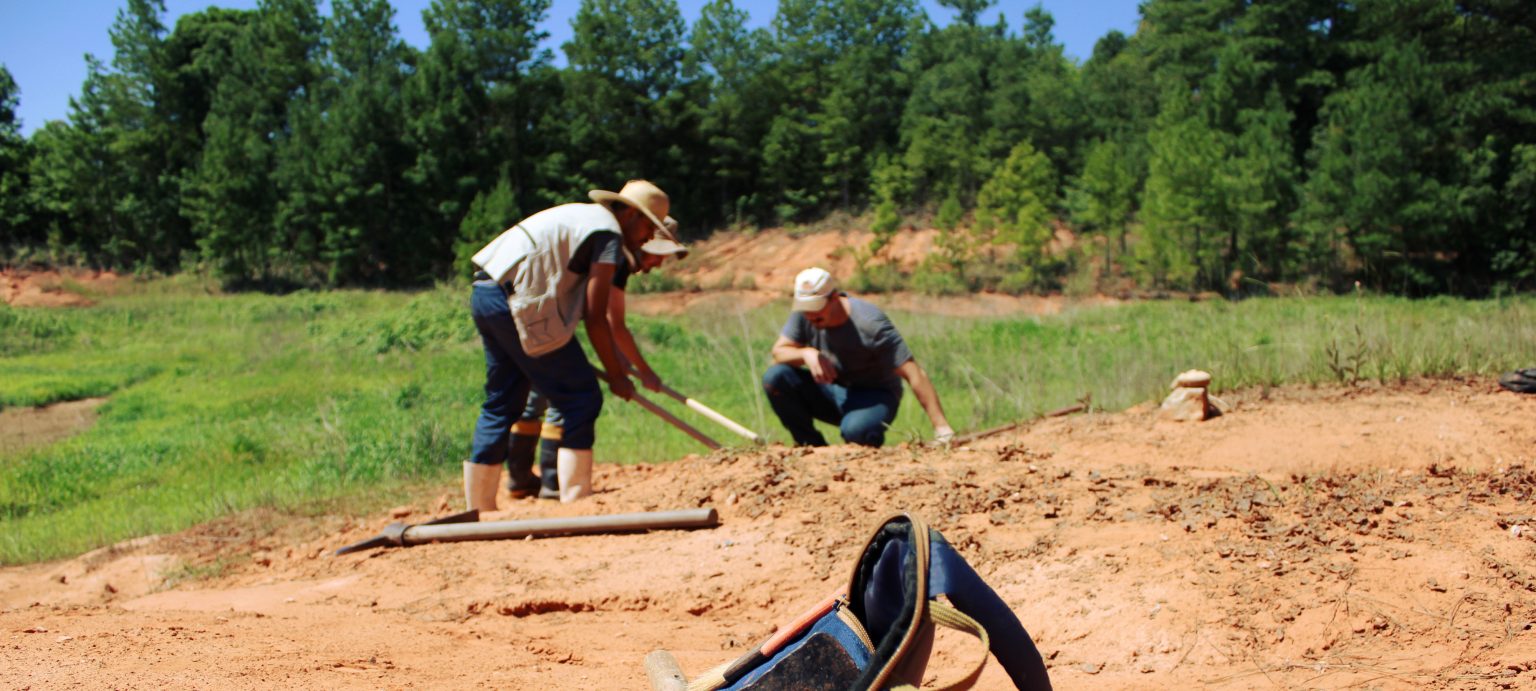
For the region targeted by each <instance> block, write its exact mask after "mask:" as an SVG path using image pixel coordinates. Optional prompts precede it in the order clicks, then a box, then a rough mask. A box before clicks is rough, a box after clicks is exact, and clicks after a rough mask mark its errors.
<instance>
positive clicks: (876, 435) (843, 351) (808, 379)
mask: <svg viewBox="0 0 1536 691" xmlns="http://www.w3.org/2000/svg"><path fill="white" fill-rule="evenodd" d="M794 295H795V297H794V303H793V305H792V306H791V310H792V311H791V312H790V315H789V321H788V322H787V323H785V324H784V330H783V331H782V332H780V333H779V340H778V341H777V342H775V343H774V344H773V361H774V363H775V364H774V365H773V366H772V367H770V368H769V369H768V372H767V373H766V374H764V375H763V389H764V390H765V391H766V392H767V394H768V403H769V405H770V406H772V407H773V412H774V413H775V414H777V415H778V416H779V421H780V422H782V423H783V424H784V427H785V429H787V430H789V434H790V436H792V437H794V440H795V444H796V445H800V446H826V445H827V440H826V438H825V437H823V436H822V434H821V432H820V431H819V430H817V429H816V425H815V423H814V422H813V421H814V420H821V421H822V422H826V423H828V424H833V425H837V426H838V429H839V431H841V432H842V435H843V441H845V442H848V443H850V444H861V445H864V446H880V445H882V444H884V443H885V431H886V429H888V428H889V427H890V426H891V422H892V421H893V420H895V419H896V411H897V409H898V407H899V406H900V405H901V382H902V380H906V382H907V385H908V386H911V387H912V394H913V395H914V396H916V397H917V402H918V403H919V404H920V405H922V406H923V411H924V412H926V413H927V414H928V419H929V421H931V422H932V423H933V433H934V438H935V440H937V441H940V442H947V441H949V440H950V439H951V438H953V437H954V434H955V432H954V430H953V429H950V426H949V421H948V420H946V419H945V417H944V408H943V406H941V405H940V404H939V394H938V392H937V391H935V390H934V388H933V382H931V381H929V379H928V374H927V373H926V372H924V371H923V368H922V366H920V365H918V364H917V360H916V359H914V358H913V357H912V352H911V351H910V350H907V344H906V342H905V341H903V340H902V338H901V334H900V333H899V332H897V331H896V326H895V325H894V324H892V323H891V320H890V318H889V317H887V316H885V313H884V312H882V311H880V308H878V307H875V306H874V305H872V304H870V303H868V302H865V301H863V300H860V299H858V298H853V297H848V295H847V294H846V293H843V292H841V291H839V290H837V283H836V281H835V280H834V279H833V278H832V275H831V274H829V273H827V271H826V270H824V269H818V268H812V269H806V270H804V271H801V272H800V274H799V275H798V276H796V277H795V294H794Z"/></svg>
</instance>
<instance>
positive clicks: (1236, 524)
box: [0, 380, 1536, 689]
mask: <svg viewBox="0 0 1536 691" xmlns="http://www.w3.org/2000/svg"><path fill="white" fill-rule="evenodd" d="M1223 398H1225V399H1226V400H1227V401H1228V402H1229V403H1231V404H1232V405H1233V406H1234V409H1233V410H1232V411H1231V412H1230V413H1229V414H1228V415H1226V416H1223V417H1220V418H1217V419H1214V420H1211V421H1207V422H1204V423H1183V424H1180V423H1171V422H1160V421H1158V420H1156V419H1155V417H1154V416H1153V414H1152V413H1151V412H1150V406H1148V408H1147V409H1143V410H1133V411H1130V412H1127V413H1121V414H1100V413H1093V414H1085V415H1078V416H1073V417H1066V418H1058V419H1051V420H1046V421H1039V422H1035V423H1033V424H1030V425H1027V426H1025V427H1023V428H1021V429H1019V430H1016V431H1014V432H1010V433H1008V434H1004V435H1000V436H997V437H993V438H989V439H986V440H982V441H980V442H976V443H973V444H972V445H970V446H968V447H965V448H961V449H954V450H925V449H919V448H911V447H906V446H898V447H895V448H888V449H883V450H868V449H859V448H852V447H833V448H829V449H822V450H816V451H804V450H795V449H786V448H782V447H769V448H765V449H760V450H743V449H736V450H728V451H721V452H717V453H715V454H712V455H710V456H703V457H689V458H685V459H682V460H680V461H677V462H674V463H669V464H662V465H636V466H624V467H620V466H602V467H600V468H599V470H598V474H597V486H598V488H599V489H600V493H599V494H597V495H596V496H594V497H593V498H592V499H590V500H587V501H585V502H582V503H580V504H576V505H571V506H560V505H558V504H553V503H549V502H540V501H537V500H522V501H517V502H510V501H509V500H508V499H507V497H506V496H505V495H503V497H502V502H503V506H504V507H506V508H505V510H504V511H502V512H500V513H499V514H496V515H493V516H491V517H490V518H492V519H497V518H501V519H512V518H531V517H545V516H572V515H595V514H611V513H621V512H629V511H642V510H667V509H678V508H691V507H697V506H713V507H716V508H717V509H719V511H720V515H721V517H722V520H723V524H722V525H721V526H720V527H718V528H715V529H712V530H698V531H689V532H677V531H673V532H655V533H650V534H632V535H609V536H589V537H569V538H550V539H540V540H519V541H502V542H478V543H458V544H439V545H423V546H417V547H411V548H405V549H376V550H372V551H368V552H363V553H358V554H353V555H347V556H344V557H330V556H328V555H327V553H328V552H329V550H332V549H334V548H336V547H339V546H341V545H345V544H348V543H351V542H355V541H358V540H361V539H364V538H367V537H370V536H372V535H374V534H376V533H378V532H379V531H380V529H382V528H383V527H384V525H385V524H387V523H389V522H390V521H391V520H394V518H393V517H392V516H391V513H392V514H397V515H399V516H401V517H403V520H406V521H411V522H414V521H420V520H425V519H426V518H428V517H429V516H430V515H432V514H435V513H443V512H448V511H450V510H454V509H456V508H457V505H458V499H457V498H456V497H457V494H458V492H457V488H455V487H451V486H444V487H442V488H440V490H439V492H441V496H435V495H436V494H437V492H434V496H433V497H431V498H428V497H423V499H422V500H420V501H418V502H417V503H416V504H415V505H413V506H409V507H400V508H398V509H396V510H394V511H393V512H385V513H381V514H379V515H371V516H363V517H343V516H328V517H323V518H305V517H294V516H282V515H273V514H248V515H242V516H239V517H235V518H231V519H227V520H223V521H219V522H216V523H212V524H208V525H204V526H200V527H198V528H195V529H192V530H189V531H186V532H184V533H180V534H177V535H169V536H161V537H151V538H144V539H140V540H136V541H133V542H130V543H126V544H123V545H118V546H116V547H114V548H109V549H104V550H98V551H97V552H93V553H91V554H87V555H84V556H81V557H79V558H76V559H71V560H68V561H63V562H57V563H50V564H38V565H31V566H25V567H12V568H5V569H0V636H3V638H0V645H3V646H4V659H5V661H6V663H5V664H3V665H0V687H5V688H61V687H76V686H83V687H91V688H99V687H114V688H116V687H121V688H155V687H163V686H171V687H179V688H181V687H194V688H271V687H280V688H358V689H362V688H379V687H389V688H407V687H410V688H464V687H479V686H484V687H502V688H553V689H592V688H628V689H640V688H645V687H646V681H645V675H644V672H643V669H642V666H641V659H642V658H643V657H644V655H645V654H646V653H647V652H649V651H651V650H652V649H655V648H667V649H670V650H672V651H674V652H675V653H676V655H677V657H678V659H679V660H680V662H681V663H682V665H683V667H684V669H685V670H687V671H689V672H691V673H697V672H700V671H702V670H704V669H705V668H707V667H709V666H712V665H714V664H716V663H719V662H722V661H725V660H727V659H730V658H733V657H735V656H736V655H737V654H739V653H740V652H741V651H742V650H743V649H744V648H745V647H747V646H749V645H751V644H754V643H756V642H758V641H759V640H760V639H762V638H763V637H765V636H766V635H768V634H769V633H770V632H771V631H772V630H773V626H774V623H775V622H784V621H786V620H788V619H790V618H791V617H793V615H795V614H797V613H798V612H799V611H800V610H801V609H803V608H805V607H807V606H809V605H810V604H812V603H813V602H814V601H816V600H817V599H818V598H819V597H821V596H822V595H824V594H825V593H827V592H829V591H830V590H831V589H832V588H833V587H835V586H836V585H837V584H839V583H841V582H842V581H844V580H845V579H846V577H847V571H848V569H849V568H850V567H851V564H852V559H853V557H854V554H853V553H854V552H855V551H856V550H857V549H858V548H859V547H860V546H861V545H862V543H863V541H864V540H865V539H866V538H867V537H868V535H867V533H868V532H869V531H870V530H871V529H872V528H873V527H874V526H875V525H876V524H877V523H878V522H879V521H880V519H881V518H882V517H884V516H885V515H887V514H889V513H892V512H893V511H896V510H898V509H910V510H912V511H913V512H915V513H917V514H919V515H921V516H923V517H925V518H926V519H928V520H929V521H930V522H931V523H933V524H935V526H936V527H938V528H939V529H940V530H941V531H943V532H944V534H945V535H946V536H947V537H948V538H949V539H950V541H951V542H953V543H954V544H955V545H956V547H957V548H958V549H959V550H960V551H961V553H962V554H964V555H965V556H966V558H967V559H969V560H970V561H971V563H972V564H973V565H974V566H975V567H976V568H977V570H978V571H979V572H980V573H981V574H982V576H983V577H984V578H986V579H987V581H988V582H989V583H991V584H992V585H993V586H994V587H995V588H996V589H997V591H998V592H999V594H1001V595H1002V597H1003V598H1004V599H1005V600H1006V601H1007V602H1008V603H1010V604H1011V605H1012V606H1013V607H1014V609H1015V611H1016V612H1017V613H1018V615H1019V617H1020V619H1021V620H1022V621H1023V622H1024V624H1025V626H1026V627H1028V628H1029V629H1030V631H1031V633H1032V634H1033V635H1034V636H1035V638H1036V640H1037V642H1038V643H1039V646H1040V648H1041V650H1042V652H1043V653H1044V654H1045V655H1046V656H1047V658H1048V659H1049V664H1050V668H1051V674H1052V680H1053V681H1054V682H1055V684H1056V686H1057V688H1061V689H1072V688H1116V689H1125V688H1173V687H1190V686H1196V685H1204V686H1210V687H1214V688H1272V687H1282V688H1292V687H1308V688H1343V687H1369V688H1392V689H1408V688H1432V689H1467V688H1479V689H1480V688H1532V687H1536V631H1533V630H1532V629H1533V622H1536V566H1533V564H1536V560H1533V556H1536V541H1533V532H1532V531H1533V529H1536V517H1533V514H1536V510H1533V508H1532V501H1533V493H1536V451H1533V450H1536V428H1533V427H1532V425H1531V424H1530V421H1531V420H1532V419H1536V397H1529V396H1526V397H1522V396H1518V395H1515V394H1511V393H1507V392H1502V391H1499V390H1498V389H1497V388H1496V387H1495V386H1494V385H1493V384H1492V382H1489V381H1483V380H1469V381H1441V382H1422V383H1413V384H1410V385H1407V386H1402V387H1393V388H1384V389H1383V388H1370V387H1367V388H1350V389H1304V388H1285V389H1278V390H1272V391H1269V392H1259V391H1251V392H1228V393H1227V394H1224V395H1223ZM199 573H202V574H205V575H204V576H203V577H202V578H201V579H197V578H188V577H189V576H194V575H196V574H199ZM209 574H211V575H209ZM168 579H169V580H168ZM179 579H185V580H179ZM960 661H961V660H960V656H957V655H956V654H955V653H953V651H952V649H951V648H948V647H945V646H941V647H940V650H939V652H937V653H936V658H935V664H934V665H933V666H932V667H931V668H930V673H931V675H930V676H931V678H930V680H929V681H930V682H932V681H933V680H934V679H935V678H938V677H942V676H944V675H945V673H946V672H947V671H951V670H954V669H956V668H957V664H958V662H960ZM979 688H987V689H995V688H1007V683H1006V678H1005V677H1004V676H1003V675H1002V674H1001V670H1000V668H999V667H998V666H997V665H996V664H995V662H994V663H990V664H988V666H987V669H986V672H985V674H984V676H983V678H982V682H981V685H980V686H979Z"/></svg>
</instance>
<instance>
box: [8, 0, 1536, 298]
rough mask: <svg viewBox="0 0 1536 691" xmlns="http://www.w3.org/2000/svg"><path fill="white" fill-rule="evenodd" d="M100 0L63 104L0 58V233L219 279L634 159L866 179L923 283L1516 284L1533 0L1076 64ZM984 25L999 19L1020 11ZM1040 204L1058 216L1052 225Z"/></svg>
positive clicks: (1325, 2)
mask: <svg viewBox="0 0 1536 691" xmlns="http://www.w3.org/2000/svg"><path fill="white" fill-rule="evenodd" d="M940 4H942V5H944V6H946V7H949V8H952V9H953V10H955V12H956V18H955V19H954V21H952V22H951V23H950V24H948V25H947V26H943V27H939V26H937V25H935V24H934V23H933V22H932V21H931V20H930V19H929V18H928V17H927V16H926V15H925V14H924V12H923V11H922V10H921V9H920V7H919V6H918V4H917V2H916V0H780V3H779V6H778V11H777V13H776V14H775V16H774V17H773V19H772V22H771V24H770V25H769V27H768V28H766V29H749V28H747V17H746V15H745V13H744V12H743V11H742V10H741V9H740V8H738V7H736V6H735V5H733V3H732V2H731V0H712V2H710V3H708V4H707V5H706V6H705V7H704V8H703V10H702V13H701V16H700V17H699V19H698V21H697V22H695V23H694V24H693V26H691V27H690V26H688V25H687V23H686V22H685V21H684V19H683V18H682V16H681V13H680V12H679V10H678V7H677V4H676V2H675V0H582V3H581V7H580V9H579V11H578V12H577V14H576V17H575V19H574V20H573V22H572V24H573V29H574V35H573V37H572V39H571V40H570V41H569V42H568V43H566V44H564V45H563V46H561V47H560V48H561V50H562V51H563V53H564V55H565V63H564V64H563V65H558V66H557V64H556V61H555V60H554V56H553V55H552V53H551V52H550V51H549V50H547V49H542V48H541V47H540V43H541V41H542V40H543V39H544V38H545V34H544V33H543V32H541V31H539V29H538V26H539V24H540V22H541V21H542V20H543V19H544V18H545V16H546V15H547V12H548V10H549V7H550V0H437V1H436V2H435V3H434V4H433V5H432V6H431V7H430V8H429V9H428V10H426V11H425V12H424V15H423V18H424V20H425V21H424V24H425V26H426V29H427V33H428V35H429V37H430V44H429V45H428V46H427V47H426V48H425V49H423V50H417V49H414V48H412V47H410V46H408V45H406V44H404V43H403V42H402V41H401V40H400V39H399V38H398V36H397V32H396V28H395V25H394V12H393V10H392V8H391V7H390V5H389V3H388V1H387V0H332V2H331V3H329V6H330V9H331V14H330V16H322V15H321V14H320V11H319V3H318V0H262V2H261V3H260V4H259V6H258V8H257V9H255V10H250V11H233V10H224V9H217V8H210V9H208V10H206V11H203V12H200V13H196V14H189V15H186V16H183V17H182V18H181V19H180V20H179V21H178V22H177V23H176V25H175V27H174V28H168V27H167V26H166V25H165V24H164V22H163V19H162V16H163V14H164V11H165V10H164V6H163V3H162V2H161V0H127V4H126V7H124V8H123V9H122V10H121V11H120V12H119V14H118V18H117V21H116V22H115V23H114V25H113V27H112V29H111V38H112V42H113V45H114V47H115V49H116V51H115V55H114V57H113V58H112V61H111V64H110V65H108V64H102V63H101V62H99V61H96V60H94V59H91V60H90V62H89V69H90V71H89V76H88V77H87V79H86V81H85V83H84V85H83V86H82V87H81V91H80V94H79V96H78V97H76V98H75V99H73V100H72V102H71V110H70V115H69V119H68V121H67V122H50V123H48V124H46V125H45V126H44V127H42V128H40V129H38V130H37V131H36V132H35V133H33V135H32V136H31V137H30V138H24V137H22V136H21V135H20V133H19V131H20V128H19V123H18V122H17V121H16V115H15V109H16V105H17V103H18V98H19V95H18V93H17V90H16V86H15V83H14V81H13V80H12V78H11V76H10V74H9V73H8V72H7V71H5V69H4V67H3V66H0V246H3V247H0V250H4V251H5V252H6V253H7V254H8V255H9V256H10V257H12V258H13V259H17V258H23V259H24V258H31V259H33V260H42V261H80V262H85V263H90V264H95V265H102V266H112V267H118V268H127V269H145V270H154V271H177V270H186V269H188V268H203V269H207V270H210V271H212V272H213V273H214V274H215V275H217V276H219V277H220V278H221V279H223V280H224V281H225V282H226V283H228V284H231V285H239V284H246V285H317V286H338V285H411V284H421V283H425V282H430V281H432V280H435V279H440V278H448V277H453V276H455V275H460V274H462V273H464V272H465V271H466V270H467V269H466V266H465V264H464V257H465V256H467V254H468V253H469V252H472V251H473V249H474V248H476V247H478V246H479V245H480V244H481V243H483V242H485V241H486V240H487V239H488V238H490V237H492V236H494V234H495V233H497V232H499V231H500V230H501V229H502V228H503V227H505V226H506V225H508V224H509V223H510V222H511V221H513V220H515V219H516V218H517V217H519V216H520V215H522V214H526V213H528V212H531V211H535V210H537V209H539V208H542V207H544V206H547V205H551V204H555V203H560V202H565V201H572V200H580V199H583V198H584V193H585V191H586V190H587V189H590V188H594V187H601V188H607V189H613V188H616V187H617V186H618V185H621V184H622V183H623V181H624V180H625V179H627V178H630V177H642V176H643V177H649V178H652V179H654V180H656V181H658V182H659V183H660V184H661V185H662V186H663V187H664V188H666V189H667V190H669V191H670V192H671V193H672V194H673V197H674V204H675V207H676V208H677V209H679V211H680V215H682V216H684V222H685V226H684V227H685V232H687V233H691V234H700V233H703V232H706V231H708V230H710V229H713V228H719V227H723V226H727V225H743V226H750V225H766V224H775V223H787V222H808V221H813V220H816V219H818V218H821V217H824V216H826V215H827V214H831V213H836V212H843V213H851V214H861V213H864V212H866V211H869V212H872V215H871V216H868V217H867V218H871V219H872V220H871V221H870V223H871V224H872V227H873V228H874V229H875V230H876V231H877V239H876V242H875V244H874V245H873V246H871V247H869V248H865V249H864V250H863V253H862V255H861V261H862V262H863V264H864V266H865V267H866V272H867V273H866V274H865V275H864V279H865V280H867V281H870V282H872V283H873V282H877V281H875V279H874V278H873V277H877V276H878V275H879V272H880V270H881V269H880V267H881V263H880V254H879V250H880V247H881V245H882V243H883V242H884V241H885V240H886V239H888V238H889V234H890V233H892V232H895V231H896V230H897V229H898V228H900V227H902V226H903V225H904V224H905V223H906V222H905V221H904V219H913V218H920V219H922V220H924V221H927V220H931V221H932V222H933V223H935V224H936V225H937V226H938V227H940V228H942V229H944V230H945V233H944V239H943V241H942V242H941V247H940V251H939V252H936V253H935V254H934V255H933V256H931V257H929V259H928V261H927V263H926V264H925V265H924V267H923V268H922V269H920V270H919V274H920V275H918V276H910V277H903V278H901V279H900V280H903V281H907V280H911V281H916V282H917V283H918V284H920V285H921V286H923V287H925V288H932V289H936V290H946V289H952V290H964V289H977V288H991V289H1002V290H1010V291H1025V290H1040V289H1050V288H1053V287H1055V286H1059V285H1060V284H1061V282H1062V281H1063V280H1064V277H1065V276H1067V275H1068V274H1069V273H1071V274H1073V275H1078V276H1082V275H1089V274H1091V275H1093V276H1094V277H1096V278H1113V279H1117V280H1132V281H1136V282H1138V283H1140V284H1141V285H1143V286H1147V287H1162V288H1174V289H1218V290H1227V291H1243V290H1246V289H1247V288H1246V287H1247V286H1260V285H1265V284H1268V283H1270V282H1276V281H1280V282H1311V283H1313V284H1316V285H1319V286H1321V287H1325V288H1340V287H1344V286H1347V285H1350V284H1351V283H1352V282H1353V281H1362V282H1364V283H1366V284H1367V285H1369V286H1371V287H1373V288H1376V289H1381V290H1387V291H1391V292H1399V293H1404V294H1425V293H1435V292H1446V291H1450V292H1459V293H1468V294H1486V293H1488V292H1490V291H1502V290H1510V289H1516V290H1519V289H1530V288H1532V287H1536V5H1533V4H1532V3H1530V2H1528V1H1527V0H1372V1H1371V2H1364V3H1354V2H1343V1H1341V0H1271V1H1266V2H1253V1H1251V0H1148V1H1147V2H1146V3H1144V4H1143V5H1142V13H1143V15H1142V18H1141V23H1140V26H1139V28H1138V30H1137V31H1136V32H1135V34H1134V35H1133V36H1129V37H1127V36H1125V35H1123V34H1121V33H1119V32H1110V33H1109V34H1108V35H1106V36H1104V37H1103V38H1102V39H1100V40H1099V42H1098V44H1097V45H1096V46H1095V48H1094V52H1093V55H1092V57H1090V58H1089V59H1087V60H1086V61H1084V62H1082V63H1081V64H1078V63H1076V62H1075V61H1072V60H1070V59H1068V58H1066V57H1065V56H1064V55H1063V52H1062V46H1061V45H1060V44H1059V43H1057V41H1056V40H1055V38H1054V37H1053V35H1052V28H1053V27H1052V25H1053V20H1052V18H1051V16H1050V15H1049V14H1048V13H1046V12H1045V11H1043V10H1042V9H1040V8H1038V7H1036V8H1034V9H1031V10H1029V11H1028V12H1026V13H1025V14H1024V15H1023V16H1022V17H1016V18H1009V17H1005V16H1002V15H996V14H994V15H991V16H989V11H990V9H991V7H992V4H993V2H992V0H941V2H940ZM1014 22H1017V28H1015V24H1014ZM1062 225H1065V226H1068V227H1070V228H1072V229H1073V230H1074V231H1076V233H1077V237H1078V238H1080V239H1082V240H1084V241H1083V242H1080V243H1078V244H1077V245H1076V246H1075V248H1074V249H1071V250H1066V251H1064V250H1062V249H1061V247H1059V245H1058V243H1055V242H1053V239H1054V238H1055V237H1056V236H1057V232H1056V230H1057V229H1058V228H1059V227H1061V226H1062Z"/></svg>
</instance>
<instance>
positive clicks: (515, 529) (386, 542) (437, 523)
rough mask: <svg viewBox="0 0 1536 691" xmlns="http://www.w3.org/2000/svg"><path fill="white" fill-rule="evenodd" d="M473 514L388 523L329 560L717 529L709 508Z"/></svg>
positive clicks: (464, 513) (338, 551)
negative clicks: (472, 544)
mask: <svg viewBox="0 0 1536 691" xmlns="http://www.w3.org/2000/svg"><path fill="white" fill-rule="evenodd" d="M479 521H480V512H479V511H477V510H474V509H470V510H469V511H465V512H463V513H456V514H453V515H450V516H444V517H442V518H438V519H436V520H431V521H427V522H426V523H421V524H418V525H406V524H404V523H391V524H389V525H388V526H387V527H385V528H384V532H382V533H379V534H378V535H375V536H373V537H371V538H368V539H367V540H363V541H362V542H359V543H356V544H351V545H347V546H346V547H343V548H341V549H338V550H336V551H335V552H334V553H332V556H340V555H343V554H350V553H352V552H358V551H362V550H365V549H372V548H374V547H410V546H411V545H420V544H423V543H427V542H466V541H470V540H510V539H517V538H524V537H530V536H532V537H551V536H555V535H591V534H594V533H622V532H630V531H637V530H689V529H693V528H713V527H715V526H717V525H719V524H720V515H719V514H718V513H716V512H715V510H714V509H683V510H678V511H650V512H645V513H621V514H613V515H609V516H574V517H569V518H534V519H527V520H521V521H488V522H485V523H481V522H479Z"/></svg>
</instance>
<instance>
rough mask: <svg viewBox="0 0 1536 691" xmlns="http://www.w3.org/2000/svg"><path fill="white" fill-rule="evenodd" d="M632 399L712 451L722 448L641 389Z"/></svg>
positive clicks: (598, 374)
mask: <svg viewBox="0 0 1536 691" xmlns="http://www.w3.org/2000/svg"><path fill="white" fill-rule="evenodd" d="M592 370H593V371H594V372H597V376H599V377H602V378H604V379H607V378H608V375H607V374H604V373H603V370H602V368H599V367H593V368H592ZM632 400H633V401H634V402H636V403H638V404H640V407H641V408H644V409H646V410H649V411H651V413H653V414H655V415H656V417H659V418H661V419H663V420H666V421H667V422H668V423H669V424H671V425H672V426H673V427H676V428H678V429H680V430H682V431H683V432H684V433H686V434H687V435H688V436H690V437H693V438H694V439H697V440H699V443H700V444H703V445H705V446H707V447H709V450H710V451H714V450H715V449H718V448H720V442H717V441H715V440H713V439H710V438H709V435H706V434H704V433H703V432H700V431H698V430H697V429H694V427H693V425H690V424H688V423H686V422H683V421H682V420H681V419H680V418H678V417H677V416H676V415H673V414H672V413H669V412H667V409H666V408H663V407H661V406H659V405H656V404H655V403H654V402H652V401H651V399H649V398H646V397H644V396H641V395H640V391H639V390H638V389H637V390H636V391H635V397H634V398H633V399H632Z"/></svg>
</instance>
